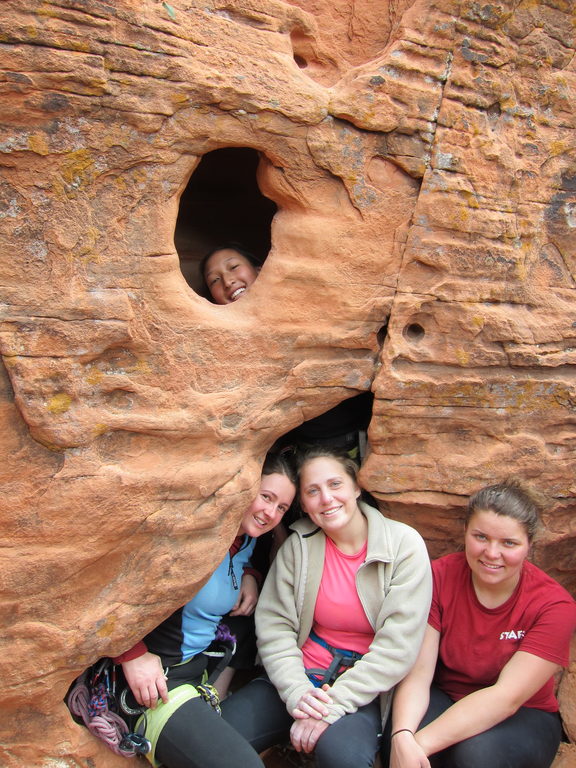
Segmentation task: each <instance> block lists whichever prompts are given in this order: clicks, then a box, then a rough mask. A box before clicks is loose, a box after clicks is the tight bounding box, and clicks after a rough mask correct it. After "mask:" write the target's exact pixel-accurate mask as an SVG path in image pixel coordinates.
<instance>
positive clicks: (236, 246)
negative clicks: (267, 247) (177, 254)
mask: <svg viewBox="0 0 576 768" xmlns="http://www.w3.org/2000/svg"><path fill="white" fill-rule="evenodd" d="M217 251H236V253H239V254H240V256H244V258H245V259H246V260H247V261H248V262H250V264H252V266H253V267H256V269H259V268H260V267H261V266H262V261H261V259H259V258H258V257H257V256H255V255H254V254H253V253H251V252H250V251H247V250H246V248H244V246H243V245H240V243H235V242H229V243H224V244H223V245H218V246H216V248H211V249H210V250H209V251H208V253H205V254H204V256H203V257H202V260H201V262H200V277H201V278H202V280H203V281H204V285H205V287H206V288H208V286H207V285H206V278H205V277H204V272H205V271H206V264H207V263H208V259H209V258H210V256H212V254H213V253H216V252H217Z"/></svg>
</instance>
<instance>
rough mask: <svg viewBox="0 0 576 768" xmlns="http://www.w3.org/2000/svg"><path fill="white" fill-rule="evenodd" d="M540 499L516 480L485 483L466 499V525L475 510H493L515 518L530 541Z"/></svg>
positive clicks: (538, 518)
mask: <svg viewBox="0 0 576 768" xmlns="http://www.w3.org/2000/svg"><path fill="white" fill-rule="evenodd" d="M540 503H541V502H540V500H539V499H537V498H536V494H535V493H534V491H532V490H528V489H527V488H523V487H522V485H521V484H520V483H519V482H518V481H517V480H506V481H505V482H503V483H497V484H496V485H487V486H486V487H485V488H481V489H480V490H479V491H476V493H474V494H473V495H472V496H471V497H470V499H469V501H468V509H467V511H466V521H465V522H466V526H468V523H469V522H470V518H471V517H472V515H473V514H474V513H475V512H494V513H495V514H497V515H500V516H502V517H511V518H512V519H513V520H517V521H518V522H519V523H520V524H521V525H522V526H523V527H524V530H525V531H526V535H527V536H528V541H530V542H531V541H532V539H533V538H534V535H535V534H536V531H537V529H538V525H539V523H540Z"/></svg>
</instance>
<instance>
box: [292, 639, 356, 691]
mask: <svg viewBox="0 0 576 768" xmlns="http://www.w3.org/2000/svg"><path fill="white" fill-rule="evenodd" d="M309 637H310V640H312V641H313V642H315V643H318V645H321V646H322V647H323V648H326V650H328V651H330V653H331V654H332V661H331V663H330V666H329V667H328V669H307V670H306V674H307V675H308V679H309V680H310V682H311V683H312V684H313V685H314V687H315V688H320V687H321V686H323V685H332V683H333V682H334V681H335V680H336V678H337V677H338V676H339V675H341V674H342V672H345V671H346V669H350V667H353V666H354V664H356V662H357V661H358V660H359V659H361V658H362V654H361V653H357V652H356V651H347V650H345V649H344V648H335V647H334V646H333V645H330V643H327V642H326V640H324V638H323V637H320V635H317V634H316V632H314V630H312V631H311V632H310V635H309ZM342 667H344V669H342Z"/></svg>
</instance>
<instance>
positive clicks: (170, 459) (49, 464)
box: [0, 0, 576, 768]
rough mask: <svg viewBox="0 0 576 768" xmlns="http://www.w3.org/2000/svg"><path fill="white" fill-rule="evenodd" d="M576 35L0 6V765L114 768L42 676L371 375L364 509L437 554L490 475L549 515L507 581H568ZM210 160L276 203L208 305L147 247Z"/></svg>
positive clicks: (536, 5)
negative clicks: (536, 571)
mask: <svg viewBox="0 0 576 768" xmlns="http://www.w3.org/2000/svg"><path fill="white" fill-rule="evenodd" d="M575 22H576V16H575V11H574V7H573V5H572V3H571V2H570V0H555V2H544V0H533V1H530V2H529V1H528V0H525V1H523V2H517V0H500V1H499V2H497V3H492V4H482V3H478V2H475V1H473V0H462V1H461V2H459V3H454V2H453V0H394V1H393V0H330V2H328V0H298V2H292V3H290V2H281V0H202V2H197V1H196V0H171V2H169V3H168V2H160V0H143V2H140V1H139V2H135V0H117V2H115V3H105V2H101V0H58V1H56V0H5V2H3V3H2V7H1V8H0V46H1V49H2V59H1V62H2V63H1V70H2V80H1V82H2V87H1V89H0V105H1V106H0V108H1V111H2V116H3V118H2V124H1V126H0V162H1V163H2V174H1V177H0V190H1V194H0V220H1V226H0V238H1V254H2V256H1V260H0V286H1V288H0V302H1V307H2V313H1V325H0V352H1V354H2V360H3V365H2V368H1V370H0V408H1V410H2V426H3V429H2V433H1V435H0V444H1V445H2V455H3V462H2V465H1V467H0V475H1V482H2V499H1V500H0V520H1V528H0V530H1V534H0V535H1V537H2V549H1V561H0V573H1V575H2V585H3V589H2V598H3V602H2V625H3V633H2V654H1V660H0V679H1V680H2V697H1V698H0V715H1V717H0V765H2V766H3V767H4V766H5V767H6V768H12V767H13V766H26V768H31V767H33V766H39V767H40V766H41V767H42V768H48V766H56V765H58V766H70V768H71V767H72V766H74V767H77V766H82V767H84V766H85V767H86V768H87V767H88V766H90V768H104V767H106V768H113V766H116V765H120V764H122V765H124V764H125V763H124V762H123V760H122V759H121V758H115V757H114V756H112V754H111V753H109V752H108V751H107V750H106V749H105V748H104V747H101V746H100V745H99V744H98V743H97V742H96V741H95V740H94V739H93V738H92V737H90V736H89V735H88V734H87V732H86V731H85V730H84V729H82V728H80V727H78V726H76V725H75V724H74V723H72V721H71V719H70V717H69V714H68V712H67V710H66V708H65V706H64V704H63V703H62V698H63V696H64V694H65V692H66V690H67V688H68V685H69V684H70V682H71V681H72V680H73V679H74V677H75V676H76V675H77V674H78V673H79V672H80V671H81V670H82V669H83V668H84V667H85V666H86V665H87V664H88V663H90V662H92V661H94V660H95V659H97V658H98V657H99V656H101V655H106V654H116V653H119V652H121V651H122V650H124V649H126V648H127V647H129V646H130V645H131V644H132V643H133V642H134V641H135V640H136V639H138V638H140V637H141V636H142V635H144V634H145V632H146V631H147V630H149V629H151V628H152V627H154V626H155V625H156V624H158V622H159V621H160V620H161V619H163V618H164V617H165V616H167V615H168V614H170V613H171V612H172V610H174V609H175V608H176V607H178V606H179V605H181V604H182V603H183V602H185V600H186V599H188V598H189V597H190V595H191V594H192V593H193V591H194V590H195V589H197V588H198V586H199V585H200V584H201V583H202V582H203V580H205V579H206V578H207V576H208V574H209V573H210V571H211V569H212V568H213V567H214V566H215V565H216V564H217V563H218V562H219V560H220V559H221V558H222V557H223V556H224V554H225V552H226V550H227V548H228V545H229V543H230V541H231V539H232V538H233V536H234V533H235V530H236V527H237V523H238V519H239V515H240V514H241V512H242V510H243V508H244V506H245V505H246V504H247V503H248V502H249V501H250V499H251V496H252V494H253V493H254V491H255V488H256V483H257V478H258V476H259V469H260V464H261V461H262V459H263V456H264V454H265V452H266V450H267V449H268V448H269V447H270V446H271V445H272V443H273V442H274V441H275V439H276V438H278V437H279V436H280V435H282V434H284V433H286V432H287V431H288V430H290V429H291V428H293V427H295V426H296V425H298V424H299V423H301V422H302V421H303V420H304V419H308V418H310V417H312V416H315V415H317V414H319V413H322V412H324V411H325V410H327V409H328V408H330V407H331V406H333V405H335V404H336V403H337V402H339V401H341V400H342V399H344V398H346V397H350V396H352V395H354V394H357V393H358V392H361V391H364V390H367V389H370V388H372V389H373V391H374V393H375V405H374V412H373V418H372V422H371V427H370V430H369V440H370V446H371V454H370V456H369V457H368V459H367V461H366V463H365V465H364V467H363V470H362V476H363V481H364V484H365V485H366V487H367V488H368V489H369V490H370V491H371V492H372V494H373V495H374V496H376V497H377V498H378V499H379V500H380V501H381V502H382V508H383V510H386V511H387V512H388V514H390V515H392V516H394V517H397V518H399V519H403V520H406V521H407V522H409V523H412V524H414V525H415V526H416V527H418V529H419V530H420V531H421V532H422V533H423V535H424V536H425V538H426V539H427V541H428V543H429V547H430V552H431V554H432V555H433V556H435V555H438V554H441V553H443V552H445V551H448V550H451V549H453V548H454V547H455V546H456V544H457V542H458V541H459V540H460V521H461V517H462V510H463V505H464V503H465V499H466V497H467V495H468V494H469V493H470V492H471V491H473V490H475V489H476V488H478V487H479V486H481V485H482V484H485V483H487V482H491V481H494V480H497V479H499V478H502V477H505V476H507V475H510V474H515V475H518V476H520V477H522V478H524V479H525V480H528V481H529V482H531V483H533V484H534V485H535V486H536V487H537V488H539V489H540V490H541V491H543V492H545V493H546V494H547V496H548V499H549V504H548V507H547V512H546V520H545V530H544V531H543V533H542V536H541V538H540V541H539V544H538V546H537V548H536V552H535V560H536V562H537V563H538V564H539V565H541V566H542V567H543V568H545V569H546V570H547V571H548V572H549V573H551V574H552V575H553V576H554V577H555V578H557V579H559V580H560V581H561V582H562V583H563V584H565V585H566V586H567V587H568V588H569V589H572V590H574V589H575V588H576V563H575V559H574V539H575V531H576V527H575V526H576V522H575V521H576V516H575V514H574V511H575V501H574V497H575V490H576V486H575V481H574V477H575V472H574V470H575V446H576V429H575V426H574V409H575V407H576V387H575V381H576V379H575V375H574V370H575V369H574V363H575V362H576V351H575V350H576V291H575V278H576V250H575V242H576V238H575V236H574V232H575V228H576V192H575V190H576V161H575V159H574V158H575V148H576V139H575V135H576V133H575V131H574V128H575V122H576V119H575V116H574V103H575V97H576V88H575V80H576V77H575V63H574V62H575V61H576V57H575V56H574V53H575V47H576V46H575V41H574V29H575ZM226 147H248V148H251V149H253V150H255V151H257V152H258V153H260V162H259V168H258V184H259V187H260V190H261V191H262V193H263V194H264V195H266V196H267V197H268V198H270V199H271V200H272V201H273V202H274V203H275V205H276V206H277V213H276V215H275V216H274V219H273V221H272V225H271V233H270V238H271V243H272V245H271V249H270V253H269V256H268V259H267V261H266V263H265V265H264V267H263V269H262V272H261V274H260V277H259V278H258V281H257V282H256V283H255V285H254V286H253V287H252V289H251V291H250V293H249V294H248V295H247V296H246V297H245V298H243V299H242V301H241V302H239V303H238V304H234V305H230V306H227V307H219V306H215V305H212V304H210V303H209V302H208V301H206V300H205V299H204V298H202V297H200V296H199V295H198V294H197V293H196V292H195V291H194V290H193V288H192V287H191V286H190V285H189V284H188V283H187V282H186V280H185V279H184V277H183V274H182V272H181V270H180V262H179V257H178V253H177V250H176V248H175V244H174V230H175V226H176V218H177V214H178V209H179V200H180V196H181V194H182V193H183V190H184V189H185V188H186V185H187V183H188V181H189V179H190V178H191V177H192V176H193V174H194V171H195V169H196V168H197V166H198V164H199V162H200V160H201V158H202V157H203V156H205V155H206V154H207V153H210V152H212V151H215V150H219V149H221V148H226ZM571 685H572V684H571V683H566V690H568V691H569V693H568V694H565V695H566V696H568V698H569V699H571V698H572V697H573V690H572V688H573V686H572V687H570V686H571ZM570 691H572V692H570ZM563 695H564V694H563ZM565 712H566V717H567V718H569V719H570V723H569V724H568V727H569V729H570V730H569V732H570V733H571V734H572V738H574V733H575V732H576V731H575V729H576V721H575V720H574V711H573V706H570V707H569V706H566V708H565ZM566 754H567V753H566ZM562 759H564V758H562ZM564 765H565V764H564V763H562V766H563V768H564Z"/></svg>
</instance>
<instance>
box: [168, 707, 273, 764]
mask: <svg viewBox="0 0 576 768" xmlns="http://www.w3.org/2000/svg"><path fill="white" fill-rule="evenodd" d="M155 756H156V759H157V760H158V761H159V762H160V763H162V765H163V766H165V768H230V766H231V765H237V766H241V768H264V763H263V762H262V760H260V758H259V757H258V755H257V754H256V752H255V751H254V750H253V749H252V747H251V746H250V744H248V742H247V741H246V740H245V739H243V738H242V736H240V735H239V733H238V732H237V731H236V730H235V729H234V728H233V727H232V726H231V725H229V724H228V723H227V722H226V721H225V720H224V719H223V718H221V717H220V716H219V715H218V714H217V713H216V711H215V710H214V709H212V707H211V706H210V705H209V704H207V703H206V702H205V701H204V699H202V698H200V697H197V698H195V699H191V700H190V701H187V702H186V703H185V704H183V705H182V706H181V707H179V708H178V709H177V710H176V711H175V712H174V714H173V715H172V716H171V717H170V719H169V720H168V722H167V723H166V725H165V726H164V728H163V729H162V731H161V733H160V736H159V738H158V743H157V745H156V754H155Z"/></svg>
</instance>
